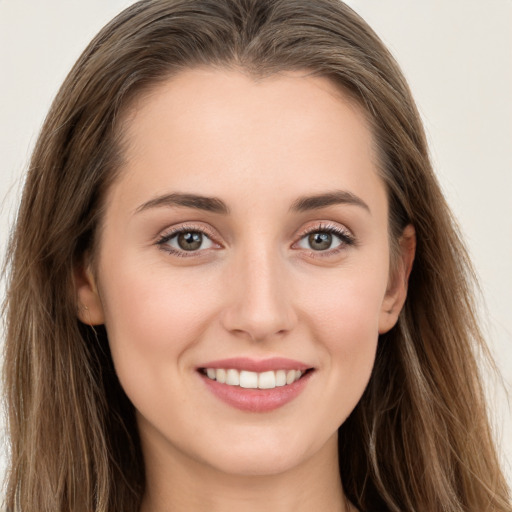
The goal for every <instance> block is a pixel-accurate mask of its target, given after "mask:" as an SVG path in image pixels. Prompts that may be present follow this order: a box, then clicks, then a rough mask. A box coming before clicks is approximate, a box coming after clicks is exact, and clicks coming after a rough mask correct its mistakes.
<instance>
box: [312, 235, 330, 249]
mask: <svg viewBox="0 0 512 512" xmlns="http://www.w3.org/2000/svg"><path fill="white" fill-rule="evenodd" d="M331 243H332V235H331V234H330V233H312V234H311V235H309V245H310V247H311V248H312V249H313V250H314V251H324V250H325V249H329V247H331Z"/></svg>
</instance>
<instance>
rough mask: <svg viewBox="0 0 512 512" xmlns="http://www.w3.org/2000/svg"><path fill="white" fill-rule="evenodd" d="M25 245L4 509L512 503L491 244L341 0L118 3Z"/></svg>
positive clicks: (14, 255)
mask: <svg viewBox="0 0 512 512" xmlns="http://www.w3.org/2000/svg"><path fill="white" fill-rule="evenodd" d="M10 265H11V272H10V284H9V291H8V311H7V313H8V316H7V322H8V332H7V345H6V363H5V380H6V389H7V393H8V400H9V425H10V434H11V443H12V448H11V449H12V454H11V457H12V461H11V468H10V474H9V480H8V489H7V498H6V501H7V508H8V509H9V510H52V511H54V510H73V511H80V510H88V511H89V510H95V511H100V510H108V511H112V510H120V511H121V510H122V511H129V510H134V511H135V510H137V511H138V510H142V511H143V512H144V511H155V512H158V511H160V510H212V509H213V510H227V509H231V508H234V507H235V506H236V507H238V508H239V509H240V510H260V509H261V508H262V506H263V505H265V506H269V505H270V506H272V508H273V509H275V510H291V509H293V510H302V509H306V508H308V509H314V510H356V509H358V510H365V511H371V510H393V511H399V510H400V511H402V510H429V511H430V510H450V511H452V510H453V511H456V510H457V511H459V510H460V511H462V510H500V511H501V510H504V511H507V510H511V507H510V503H509V501H508V500H509V496H508V494H507V493H508V490H507V488H506V484H505V482H504V479H503V476H502V474H501V471H500V468H499V465H498V462H497V457H496V453H495V449H494V447H493V443H492V438H491V434H490V430H489V425H488V422H487V418H486V413H485V405H484V401H483V395H482V389H481V384H480V380H479V377H478V371H477V366H476V362H475V356H474V354H475V351H476V350H478V349H479V348H483V347H485V345H484V342H483V340H482V338H481V335H480V334H479V329H478V326H477V323H476V320H475V314H474V306H473V303H472V297H471V292H470V288H471V285H470V282H471V279H472V273H471V267H470V264H469V261H468V259H467V256H466V254H465V252H464V249H463V247H462V245H461V243H460V241H459V238H458V235H457V232H456V230H455V229H454V226H453V222H452V219H451V216H450V212H449V210H448V208H447V206H446V203H445V201H444V199H443V196H442V194H441V192H440V190H439V187H438V185H437V182H436V179H435V177H434V176H433V174H432V170H431V166H430V163H429V159H428V154H427V148H426V143H425V137H424V134H423V130H422V127H421V123H420V121H419V116H418V114H417V111H416V109H415V106H414V102H413V100H412V98H411V96H410V93H409V90H408V88H407V86H406V84H405V81H404V79H403V77H402V75H401V73H400V71H399V69H398V67H397V66H396V64H395V63H394V61H393V59H392V58H391V57H390V56H389V54H388V52H387V51H386V50H385V49H384V48H383V46H382V43H380V41H379V40H378V39H377V38H376V36H375V35H374V34H373V32H372V31H371V30H370V29H369V28H368V27H367V26H366V24H364V22H363V21H362V20H361V19H360V18H358V17H357V16H356V15H355V14H354V13H353V12H352V11H350V9H348V8H347V7H346V6H344V5H343V4H341V3H339V2H337V1H334V0H322V1H315V2H309V1H308V2H302V1H288V0H286V1H285V0H282V1H281V0H278V1H275V0H273V1H261V0H259V1H249V0H247V1H243V0H239V1H232V0H231V1H229V0H225V1H219V0H215V1H213V0H211V1H206V0H204V1H181V2H178V1H176V2H171V1H162V0H160V1H143V2H139V3H137V4H135V5H133V6H132V7H130V8H129V9H127V10H126V11H125V12H124V13H122V14H120V15H119V16H118V17H117V18H116V19H114V20H113V21H112V22H111V23H110V24H109V25H108V26H107V27H105V29H103V30H102V31H101V32H100V34H99V35H98V36H97V37H96V38H95V39H94V40H93V42H92V43H91V44H90V46H89V47H88V48H87V49H86V51H85V52H84V54H83V55H82V56H81V57H80V59H79V61H78V62H77V64H76V65H75V67H74V69H73V70H72V71H71V73H70V75H69V76H68V78H67V79H66V81H65V83H64V85H63V87H62V89H61V91H60V92H59V94H58V96H57V98H56V100H55V102H54V105H53V106H52V109H51V111H50V114H49V116H48V118H47V121H46V123H45V126H44V127H43V130H42V133H41V136H40V138H39V141H38V144H37V146H36V149H35V151H34V154H33V158H32V163H31V168H30V172H29V176H28V178H27V183H26V186H25V191H24V195H23V201H22V205H21V209H20V214H19V219H18V223H17V227H16V231H15V233H14V236H13V243H12V246H11V250H10ZM306 482H307V484H306Z"/></svg>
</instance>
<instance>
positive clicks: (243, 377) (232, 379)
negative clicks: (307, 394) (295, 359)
mask: <svg viewBox="0 0 512 512" xmlns="http://www.w3.org/2000/svg"><path fill="white" fill-rule="evenodd" d="M302 374H303V372H301V371H300V370H277V371H268V372H261V373H257V372H249V371H247V370H242V371H240V372H239V371H238V370H234V369H232V368H229V369H224V368H218V369H215V368H206V375H207V377H208V378H209V379H212V380H216V381H217V382H220V383H221V384H227V385H228V386H240V387H241V388H247V389H258V388H259V389H273V388H276V387H280V386H286V385H287V384H293V383H294V382H296V381H297V380H299V379H300V378H301V376H302Z"/></svg>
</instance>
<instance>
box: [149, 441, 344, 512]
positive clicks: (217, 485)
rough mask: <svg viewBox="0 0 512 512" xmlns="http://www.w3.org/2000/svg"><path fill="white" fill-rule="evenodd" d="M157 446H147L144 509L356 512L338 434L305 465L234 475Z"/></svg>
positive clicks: (154, 511) (165, 511) (169, 511)
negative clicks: (348, 496) (345, 483)
mask: <svg viewBox="0 0 512 512" xmlns="http://www.w3.org/2000/svg"><path fill="white" fill-rule="evenodd" d="M142 441H143V446H144V445H145V443H144V439H143V440H142ZM156 448H157V447H156V446H154V447H151V446H147V445H145V446H144V456H145V464H146V492H145V495H144V500H143V505H142V508H141V512H185V511H186V512H188V511H190V510H194V511H196V512H203V511H204V512H206V511H208V512H223V511H226V510H236V511H237V512H261V510H272V512H288V511H290V510H293V511H294V512H306V511H308V512H310V511H311V510H329V511H332V512H349V511H350V510H352V509H351V508H350V507H349V506H348V505H347V504H346V500H345V499H344V495H343V489H342V485H341V480H340V476H339V469H338V450H337V435H336V434H335V435H334V436H332V438H331V439H329V441H328V442H327V443H326V444H325V445H324V447H323V448H322V449H321V450H320V451H319V452H317V453H316V454H315V455H314V456H313V457H311V458H310V459H308V460H306V461H305V462H304V463H302V464H301V465H299V466H295V467H293V468H290V469H288V470H285V471H283V472H280V473H276V474H271V475H239V474H230V473H226V472H223V471H220V470H218V469H216V468H214V467H212V466H209V465H205V464H203V463H201V462H198V461H197V460H193V459H190V458H189V457H187V456H186V455H184V454H183V453H182V452H180V451H178V450H176V449H174V448H171V447H168V449H167V450H164V451H162V450H161V448H162V447H161V446H160V447H159V449H158V450H157V449H156Z"/></svg>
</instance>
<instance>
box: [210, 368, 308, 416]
mask: <svg viewBox="0 0 512 512" xmlns="http://www.w3.org/2000/svg"><path fill="white" fill-rule="evenodd" d="M312 373H313V372H312V371H309V372H307V373H306V374H305V375H303V376H302V377H301V378H300V379H299V380H297V381H295V382H294V383H293V384H287V385H286V386H279V387H276V388H272V389H246V388H241V387H240V386H229V385H227V384H221V383H220V382H217V381H216V380H212V379H210V378H208V377H206V376H205V375H202V374H200V375H201V377H202V378H203V381H204V382H205V384H206V386H207V387H208V389H209V390H210V391H211V392H212V393H213V394H214V395H215V396H216V397H217V398H220V400H222V401H223V402H225V403H227V404H228V405H230V406H232V407H235V408H236V409H240V410H242V411H249V412H268V411H273V410H275V409H278V408H279V407H282V406H283V405H285V404H287V403H288V402H291V401H292V400H293V399H294V398H296V397H297V396H298V395H299V394H300V393H301V392H302V391H303V389H304V387H305V386H306V384H307V383H308V380H309V378H310V377H311V374H312Z"/></svg>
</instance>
